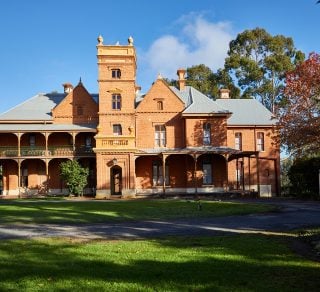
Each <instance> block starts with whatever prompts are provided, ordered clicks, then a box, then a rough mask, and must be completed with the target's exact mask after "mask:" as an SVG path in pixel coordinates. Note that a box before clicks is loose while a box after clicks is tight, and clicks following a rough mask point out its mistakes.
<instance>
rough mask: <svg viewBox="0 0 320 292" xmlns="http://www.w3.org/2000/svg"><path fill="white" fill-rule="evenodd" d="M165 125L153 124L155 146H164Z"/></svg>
mask: <svg viewBox="0 0 320 292" xmlns="http://www.w3.org/2000/svg"><path fill="white" fill-rule="evenodd" d="M166 136H167V135H166V127H165V126H164V125H155V126H154V143H155V146H156V147H166Z"/></svg>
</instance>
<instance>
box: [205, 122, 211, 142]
mask: <svg viewBox="0 0 320 292" xmlns="http://www.w3.org/2000/svg"><path fill="white" fill-rule="evenodd" d="M210 144H211V124H210V123H204V124H203V145H210Z"/></svg>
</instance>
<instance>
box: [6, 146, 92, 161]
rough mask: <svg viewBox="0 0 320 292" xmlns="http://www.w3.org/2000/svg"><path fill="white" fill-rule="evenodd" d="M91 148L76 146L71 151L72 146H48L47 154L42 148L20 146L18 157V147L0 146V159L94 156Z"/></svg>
mask: <svg viewBox="0 0 320 292" xmlns="http://www.w3.org/2000/svg"><path fill="white" fill-rule="evenodd" d="M94 155H95V154H94V152H93V150H92V147H88V146H77V147H75V150H73V146H70V145H62V146H49V147H48V152H46V148H45V147H43V146H22V147H21V148H20V156H19V150H18V147H15V146H0V157H8V158H9V157H10V158H11V157H40V156H42V157H44V156H45V157H46V156H47V157H61V156H66V157H68V156H94Z"/></svg>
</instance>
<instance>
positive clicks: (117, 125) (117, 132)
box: [113, 124, 122, 136]
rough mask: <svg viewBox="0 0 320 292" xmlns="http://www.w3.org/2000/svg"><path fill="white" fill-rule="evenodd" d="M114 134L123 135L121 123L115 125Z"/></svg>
mask: <svg viewBox="0 0 320 292" xmlns="http://www.w3.org/2000/svg"><path fill="white" fill-rule="evenodd" d="M113 135H115V136H121V135H122V127H121V125H120V124H115V125H113Z"/></svg>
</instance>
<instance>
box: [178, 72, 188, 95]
mask: <svg viewBox="0 0 320 292" xmlns="http://www.w3.org/2000/svg"><path fill="white" fill-rule="evenodd" d="M185 74H186V70H185V69H178V71H177V75H178V86H179V89H180V90H184V88H185V86H186V79H185V78H184V77H185Z"/></svg>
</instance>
